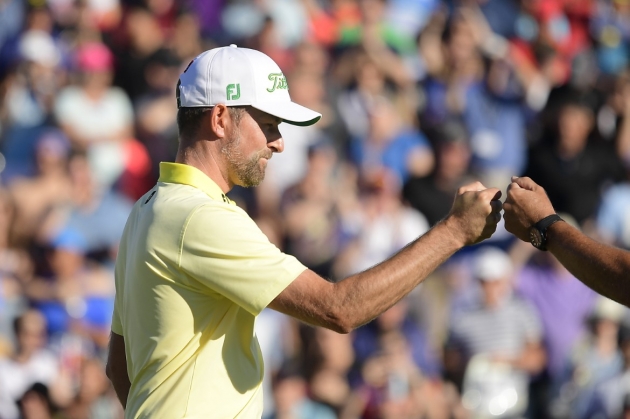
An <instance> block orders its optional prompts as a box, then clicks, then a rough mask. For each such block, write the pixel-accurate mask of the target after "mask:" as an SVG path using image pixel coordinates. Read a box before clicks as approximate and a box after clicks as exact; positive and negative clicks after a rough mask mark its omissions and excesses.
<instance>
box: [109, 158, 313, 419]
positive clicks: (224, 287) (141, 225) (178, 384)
mask: <svg viewBox="0 0 630 419" xmlns="http://www.w3.org/2000/svg"><path fill="white" fill-rule="evenodd" d="M305 269H306V268H305V267H304V266H303V265H302V264H301V263H300V262H298V260H297V259H295V258H294V257H293V256H289V255H286V254H284V253H282V252H281V251H280V250H278V248H276V247H275V246H274V245H273V244H271V243H270V242H269V240H268V239H267V237H266V236H265V235H264V234H263V233H262V232H261V231H260V229H259V228H258V227H257V226H256V224H255V223H254V221H253V220H252V219H251V218H250V217H249V216H248V215H247V213H246V212H245V211H243V210H242V209H241V208H239V207H237V206H236V205H234V203H233V202H232V201H230V200H229V199H228V198H227V197H226V196H225V195H224V194H223V193H222V191H221V189H220V188H219V187H218V186H217V184H216V183H214V182H213V181H212V180H211V179H210V178H209V177H207V176H206V175H205V174H204V173H202V172H201V171H199V170H197V169H196V168H194V167H192V166H188V165H183V164H177V163H161V164H160V179H159V181H158V183H157V185H156V186H155V187H154V188H153V189H151V190H150V191H149V192H147V194H145V195H144V196H143V197H142V198H140V200H139V201H138V202H137V203H136V204H135V206H134V208H133V211H132V212H131V215H130V216H129V220H128V221H127V225H126V226H125V230H124V233H123V237H122V240H121V244H120V250H119V254H118V259H117V261H116V301H115V307H114V315H113V319H112V331H113V332H114V333H117V334H119V335H122V336H123V337H124V339H125V349H126V355H127V370H128V373H129V379H130V381H131V389H130V391H129V399H128V401H127V409H126V412H125V418H128V419H129V418H152V419H176V418H187V419H198V418H199V419H201V418H204V419H207V418H217V419H218V418H226V419H227V418H230V419H231V418H247V419H250V418H260V417H261V414H262V407H263V406H262V389H261V382H262V376H263V363H262V362H263V361H262V356H261V353H260V347H259V345H258V340H257V338H256V336H255V335H254V319H255V316H256V315H258V313H260V311H261V310H262V309H263V308H265V307H266V306H267V305H268V304H269V303H270V302H271V301H272V300H273V299H274V298H275V297H276V296H277V295H278V294H280V292H282V290H284V289H285V288H286V287H287V286H288V285H289V284H290V283H291V282H292V281H293V280H294V279H295V278H296V277H297V276H298V275H299V274H300V273H302V272H303V271H304V270H305Z"/></svg>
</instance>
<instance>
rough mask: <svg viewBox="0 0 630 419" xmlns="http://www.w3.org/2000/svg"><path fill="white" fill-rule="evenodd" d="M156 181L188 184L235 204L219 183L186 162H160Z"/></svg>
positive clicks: (213, 196) (214, 197)
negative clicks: (158, 175) (158, 176)
mask: <svg viewBox="0 0 630 419" xmlns="http://www.w3.org/2000/svg"><path fill="white" fill-rule="evenodd" d="M158 182H164V183H179V184H182V185H189V186H192V187H195V188H197V189H200V190H202V191H203V192H205V193H206V194H207V195H208V196H209V197H210V198H212V199H214V200H216V201H223V202H227V203H229V204H232V205H236V203H235V202H234V201H232V200H231V199H230V198H228V197H227V196H226V195H225V194H224V193H223V191H222V190H221V188H219V185H217V184H216V183H215V182H214V181H213V180H212V179H210V178H209V177H208V176H207V175H206V174H205V173H203V172H202V171H201V170H199V169H197V168H196V167H193V166H190V165H188V164H181V163H170V162H160V178H159V179H158Z"/></svg>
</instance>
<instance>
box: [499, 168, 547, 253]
mask: <svg viewBox="0 0 630 419" xmlns="http://www.w3.org/2000/svg"><path fill="white" fill-rule="evenodd" d="M503 209H504V215H503V217H504V218H505V229H506V230H507V231H509V232H510V233H512V234H514V235H515V236H516V237H518V238H519V239H521V240H523V241H526V242H528V241H529V229H530V228H531V226H533V225H534V224H536V223H537V222H538V221H540V220H542V219H543V218H545V217H546V216H548V215H551V214H555V213H556V212H555V211H554V209H553V205H551V201H549V198H548V197H547V193H546V192H545V190H544V189H543V188H542V186H540V185H538V184H537V183H536V182H534V181H533V180H531V179H530V178H528V177H516V176H514V177H512V183H510V185H509V186H508V188H507V197H506V199H505V203H504V204H503Z"/></svg>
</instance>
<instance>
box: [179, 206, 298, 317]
mask: <svg viewBox="0 0 630 419" xmlns="http://www.w3.org/2000/svg"><path fill="white" fill-rule="evenodd" d="M179 267H180V269H182V271H184V272H185V273H186V274H187V275H189V276H190V277H192V278H193V279H195V280H196V281H198V282H199V283H200V284H202V286H204V287H207V288H209V289H211V290H213V291H214V292H216V293H219V294H221V295H223V296H225V297H227V298H229V299H230V300H232V301H233V302H234V303H236V304H238V305H239V306H241V307H243V308H244V309H245V310H247V311H248V312H250V313H251V314H253V315H254V316H256V315H258V314H259V313H260V312H261V311H262V309H264V308H265V307H267V305H269V303H270V302H271V301H273V299H274V298H276V296H277V295H278V294H280V293H281V292H282V291H283V290H284V289H285V288H286V287H287V286H288V285H289V284H290V283H291V282H293V280H294V279H295V278H297V277H298V275H300V274H301V273H302V272H304V271H305V270H306V267H305V266H304V265H302V264H301V263H300V262H299V261H298V260H297V259H296V258H295V257H293V256H290V255H287V254H285V253H283V252H281V251H280V250H279V249H278V248H277V247H276V246H274V245H273V244H272V243H271V242H270V241H269V239H268V238H267V237H266V236H265V235H264V234H263V232H262V231H260V229H259V228H258V226H257V225H256V223H255V222H254V221H253V220H252V219H251V218H250V217H249V216H248V215H247V214H246V213H245V212H244V211H243V210H242V209H240V208H238V207H236V206H232V205H228V204H207V205H202V206H200V207H198V208H197V209H196V210H195V211H194V212H193V214H192V215H191V216H190V217H189V219H188V223H187V225H186V226H184V231H183V234H182V242H181V251H180V261H179Z"/></svg>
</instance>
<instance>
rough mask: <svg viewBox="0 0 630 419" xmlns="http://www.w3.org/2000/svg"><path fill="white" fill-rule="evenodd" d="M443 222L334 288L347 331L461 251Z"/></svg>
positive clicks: (403, 293) (411, 287)
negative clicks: (389, 256) (384, 259)
mask: <svg viewBox="0 0 630 419" xmlns="http://www.w3.org/2000/svg"><path fill="white" fill-rule="evenodd" d="M452 228H453V227H452V226H449V225H448V221H443V222H441V223H439V224H437V225H436V226H435V227H433V228H432V229H431V230H429V231H428V232H427V233H426V234H425V235H423V236H422V237H420V238H419V239H417V240H415V241H414V242H412V243H411V244H409V245H408V246H406V247H405V248H404V249H402V250H401V251H400V252H398V253H397V254H396V255H394V256H393V257H391V258H390V259H387V260H386V261H384V262H382V263H380V264H378V265H376V266H374V267H373V268H370V269H368V270H366V271H364V272H361V273H358V274H356V275H353V276H350V277H348V278H346V279H344V280H343V281H341V282H339V283H337V284H336V285H335V287H336V290H335V293H336V295H339V296H340V297H341V298H339V299H337V301H338V304H339V307H337V308H336V310H335V311H338V312H340V313H342V315H343V316H346V319H348V321H349V326H350V329H354V328H356V327H358V326H361V325H362V324H365V323H367V322H369V321H370V320H372V319H374V318H375V317H377V316H378V315H379V314H381V313H382V312H383V311H385V310H387V309H388V308H389V307H391V306H393V305H394V304H395V303H396V302H398V301H399V300H400V299H401V298H403V297H404V296H405V295H407V294H408V293H409V292H411V290H413V288H415V287H416V286H417V285H418V284H420V283H421V282H422V281H423V280H424V279H425V278H426V277H427V276H428V275H429V274H430V273H431V272H433V271H434V270H435V269H436V268H437V267H438V266H439V265H440V264H442V263H443V262H444V261H445V260H447V259H448V258H449V257H450V256H451V255H453V253H455V252H456V251H457V250H459V249H460V248H462V247H463V243H461V242H460V241H458V239H457V236H456V235H455V234H453V231H452Z"/></svg>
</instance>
